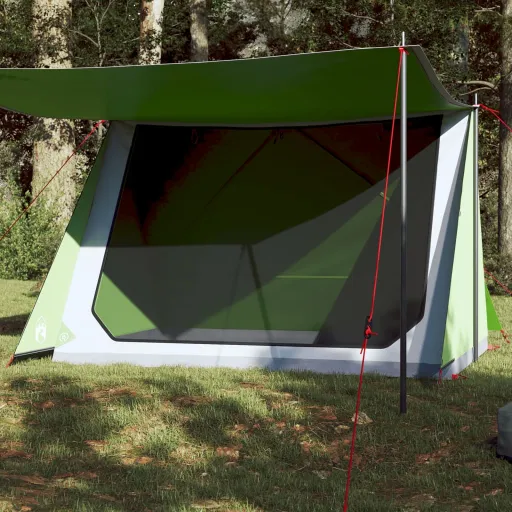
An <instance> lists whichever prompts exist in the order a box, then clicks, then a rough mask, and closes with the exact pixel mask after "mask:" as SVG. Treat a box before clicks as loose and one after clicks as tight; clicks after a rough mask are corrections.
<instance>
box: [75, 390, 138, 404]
mask: <svg viewBox="0 0 512 512" xmlns="http://www.w3.org/2000/svg"><path fill="white" fill-rule="evenodd" d="M134 396H137V391H135V390H133V389H130V388H127V387H124V388H110V389H95V390H94V391H90V392H88V393H85V394H84V398H85V399H86V400H98V401H105V400H109V399H111V398H112V397H134Z"/></svg>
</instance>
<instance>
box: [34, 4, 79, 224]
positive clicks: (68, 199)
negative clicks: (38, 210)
mask: <svg viewBox="0 0 512 512" xmlns="http://www.w3.org/2000/svg"><path fill="white" fill-rule="evenodd" d="M32 12H33V19H34V26H33V33H34V37H35V38H36V40H37V42H38V49H39V53H38V55H37V65H38V66H39V67H42V68H70V67H72V66H71V58H70V54H69V49H68V39H67V37H68V27H69V23H70V19H71V0H33V4H32ZM37 128H38V129H37V135H36V141H35V142H34V146H33V176H32V194H33V195H35V194H37V193H38V192H39V191H40V190H41V188H42V187H43V186H44V185H45V184H46V183H47V181H48V180H49V179H50V178H51V176H52V175H53V174H54V173H55V172H56V171H57V169H58V168H59V167H60V166H61V165H62V164H63V163H64V161H65V160H66V158H67V157H68V156H69V155H70V154H71V152H72V151H73V149H74V145H75V134H74V124H73V122H72V121H70V120H57V119H42V120H40V121H39V122H38V127H37ZM75 172H76V170H75V168H74V165H73V161H70V162H69V163H68V165H67V166H66V172H65V173H64V172H63V173H60V174H59V175H58V176H57V177H56V178H55V179H54V180H53V182H52V183H51V184H50V186H49V187H48V188H47V189H46V192H45V198H46V200H47V202H48V203H49V204H50V205H52V206H54V207H56V208H57V209H58V211H59V220H61V221H62V222H67V221H68V220H69V218H70V217H71V214H72V212H73V208H74V205H75V200H76V180H75Z"/></svg>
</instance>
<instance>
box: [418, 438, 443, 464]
mask: <svg viewBox="0 0 512 512" xmlns="http://www.w3.org/2000/svg"><path fill="white" fill-rule="evenodd" d="M450 455H451V449H450V447H449V446H448V445H447V444H446V443H445V446H442V447H441V448H440V449H439V450H436V451H435V452H432V453H423V454H419V455H416V464H431V463H434V462H439V461H440V460H442V459H445V458H447V457H450Z"/></svg>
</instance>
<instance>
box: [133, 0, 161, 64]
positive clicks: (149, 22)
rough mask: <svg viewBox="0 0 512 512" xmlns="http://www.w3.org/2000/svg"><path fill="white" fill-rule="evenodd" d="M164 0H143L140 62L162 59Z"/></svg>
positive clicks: (157, 61) (153, 61)
mask: <svg viewBox="0 0 512 512" xmlns="http://www.w3.org/2000/svg"><path fill="white" fill-rule="evenodd" d="M163 12H164V0H142V3H141V21H140V53H139V62H140V64H160V62H161V60H162V16H163Z"/></svg>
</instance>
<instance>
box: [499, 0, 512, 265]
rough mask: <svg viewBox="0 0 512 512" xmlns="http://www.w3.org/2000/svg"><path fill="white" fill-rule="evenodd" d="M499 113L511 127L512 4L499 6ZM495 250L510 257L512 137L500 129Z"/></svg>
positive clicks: (511, 0)
mask: <svg viewBox="0 0 512 512" xmlns="http://www.w3.org/2000/svg"><path fill="white" fill-rule="evenodd" d="M500 86H501V90H500V95H501V99H500V110H501V115H502V117H503V119H504V120H505V122H506V123H507V124H509V125H512V0H503V3H502V33H501V83H500ZM498 247H499V252H500V254H501V255H503V256H507V257H511V256H512V134H511V133H510V132H509V131H508V130H507V129H506V128H505V127H503V126H502V127H501V131H500V168H499V202H498Z"/></svg>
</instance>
